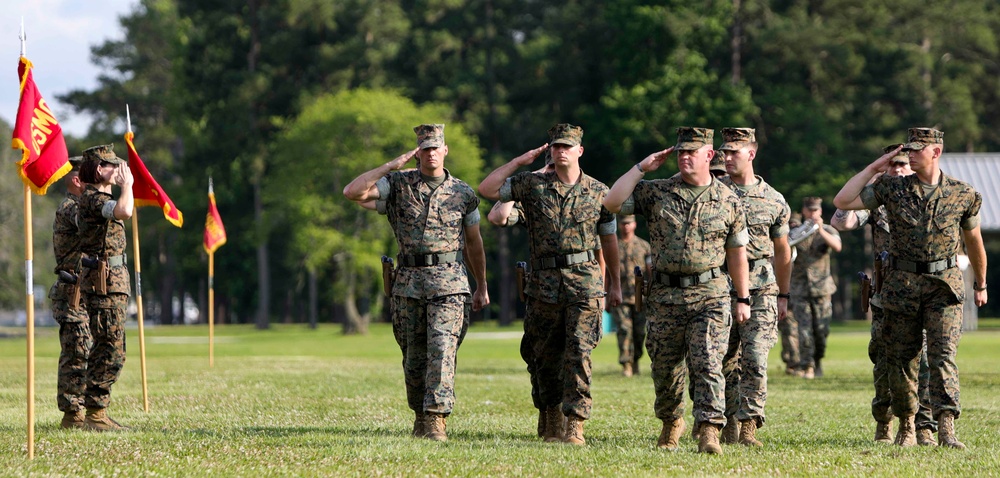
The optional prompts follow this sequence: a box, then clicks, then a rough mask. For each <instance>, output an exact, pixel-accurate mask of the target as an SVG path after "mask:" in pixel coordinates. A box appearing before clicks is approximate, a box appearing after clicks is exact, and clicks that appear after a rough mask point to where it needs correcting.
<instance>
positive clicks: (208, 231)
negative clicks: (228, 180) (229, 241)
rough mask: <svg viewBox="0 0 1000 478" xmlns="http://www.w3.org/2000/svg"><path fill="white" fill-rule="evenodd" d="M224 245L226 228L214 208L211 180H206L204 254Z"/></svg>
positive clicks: (216, 209)
mask: <svg viewBox="0 0 1000 478" xmlns="http://www.w3.org/2000/svg"><path fill="white" fill-rule="evenodd" d="M225 243H226V227H225V226H223V225H222V216H220V215H219V209H218V208H217V207H215V191H213V190H212V180H211V179H209V180H208V214H207V215H206V217H205V252H207V253H209V254H212V253H214V252H215V250H216V249H218V248H219V247H221V246H222V245H223V244H225Z"/></svg>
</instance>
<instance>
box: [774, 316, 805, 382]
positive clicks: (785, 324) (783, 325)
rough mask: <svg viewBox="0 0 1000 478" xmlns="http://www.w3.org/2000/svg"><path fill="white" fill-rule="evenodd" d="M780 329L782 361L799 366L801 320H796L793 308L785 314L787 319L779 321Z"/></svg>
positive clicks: (794, 366)
mask: <svg viewBox="0 0 1000 478" xmlns="http://www.w3.org/2000/svg"><path fill="white" fill-rule="evenodd" d="M778 331H779V332H781V361H782V362H785V366H786V367H791V368H793V369H794V368H798V367H799V362H800V361H801V360H799V322H798V321H797V320H795V312H794V311H793V310H791V309H789V310H788V313H787V314H785V320H781V321H778Z"/></svg>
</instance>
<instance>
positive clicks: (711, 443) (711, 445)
mask: <svg viewBox="0 0 1000 478" xmlns="http://www.w3.org/2000/svg"><path fill="white" fill-rule="evenodd" d="M720 428H722V427H720V426H719V425H716V424H714V423H708V422H705V423H702V424H701V435H700V436H701V437H700V438H699V439H698V453H709V454H712V455H721V454H722V445H719V429H720Z"/></svg>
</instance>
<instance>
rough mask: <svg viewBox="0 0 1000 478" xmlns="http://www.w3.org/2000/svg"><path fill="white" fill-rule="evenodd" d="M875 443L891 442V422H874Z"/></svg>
mask: <svg viewBox="0 0 1000 478" xmlns="http://www.w3.org/2000/svg"><path fill="white" fill-rule="evenodd" d="M875 443H885V444H886V445H888V444H890V443H892V422H875Z"/></svg>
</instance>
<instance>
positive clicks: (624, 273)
mask: <svg viewBox="0 0 1000 478" xmlns="http://www.w3.org/2000/svg"><path fill="white" fill-rule="evenodd" d="M650 252H651V251H650V248H649V243H648V242H646V241H645V240H644V239H642V238H641V237H639V236H636V235H633V236H632V238H631V239H629V240H628V241H624V240H622V239H621V238H619V239H618V258H619V262H620V263H621V267H620V274H621V276H620V277H621V283H622V303H621V305H619V306H618V307H614V308H612V309H611V311H610V312H611V318H612V320H613V321H614V324H615V327H616V329H617V335H618V363H620V364H623V365H624V364H631V366H632V368H633V370H634V371H635V372H636V373H638V372H639V366H638V365H639V358H641V357H642V345H643V341H644V340H645V339H646V314H645V313H644V312H640V311H637V310H635V268H636V267H639V268H640V269H642V270H643V271H646V270H648V269H647V268H646V263H647V262H648V261H649V260H650ZM643 273H645V272H643Z"/></svg>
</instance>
